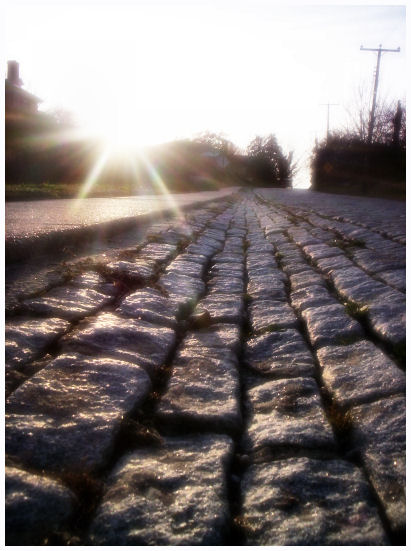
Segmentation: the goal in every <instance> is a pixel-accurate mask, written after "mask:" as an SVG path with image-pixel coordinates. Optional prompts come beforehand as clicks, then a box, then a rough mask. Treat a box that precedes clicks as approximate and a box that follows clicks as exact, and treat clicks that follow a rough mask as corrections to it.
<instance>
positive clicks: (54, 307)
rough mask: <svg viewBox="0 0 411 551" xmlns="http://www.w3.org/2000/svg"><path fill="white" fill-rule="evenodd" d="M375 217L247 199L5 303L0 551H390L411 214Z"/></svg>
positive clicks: (395, 536)
mask: <svg viewBox="0 0 411 551" xmlns="http://www.w3.org/2000/svg"><path fill="white" fill-rule="evenodd" d="M273 198H274V200H273ZM370 201H371V200H370ZM371 202H372V204H373V205H375V208H373V209H370V208H367V209H364V208H360V206H358V205H357V203H356V200H354V199H349V198H345V199H339V200H338V201H337V202H335V200H334V198H333V197H328V196H326V195H324V194H322V200H321V202H318V201H317V202H316V201H315V200H314V199H313V198H312V197H311V195H309V194H306V195H302V194H299V193H294V194H293V193H292V192H290V191H287V190H259V191H258V193H248V192H241V193H240V194H239V195H238V196H236V197H233V198H232V199H229V200H225V201H224V202H220V203H219V204H211V205H209V206H207V207H206V208H201V209H198V210H196V211H195V212H193V213H190V215H188V216H187V217H186V220H185V221H182V220H180V221H175V222H173V221H170V222H166V223H163V224H160V225H158V226H156V227H152V228H151V229H150V230H149V232H148V233H147V238H146V241H145V242H143V243H142V244H138V243H136V244H135V246H134V247H133V246H128V248H127V249H124V250H120V251H118V253H110V254H107V255H106V256H104V255H100V256H99V258H98V261H95V262H93V263H92V265H91V267H90V266H87V265H84V266H83V267H82V268H81V269H79V270H77V269H76V270H74V271H73V276H72V277H68V278H67V277H66V278H55V280H53V281H54V283H52V284H51V281H52V280H51V279H50V278H49V279H48V280H47V286H46V287H44V289H41V288H38V287H39V285H40V284H39V283H38V285H36V289H35V295H34V293H33V295H30V296H29V295H27V296H26V295H24V293H23V294H21V296H20V295H18V296H17V297H8V299H7V300H8V303H9V304H13V309H12V310H10V312H12V314H10V316H9V318H8V319H7V320H6V360H7V362H6V381H11V384H10V385H8V386H6V390H7V391H8V394H9V395H8V398H7V401H6V434H5V436H6V465H7V466H6V502H5V504H6V543H7V544H9V545H44V544H46V545H47V544H53V542H54V543H55V542H58V543H59V544H73V542H76V543H77V542H78V543H79V544H81V545H101V546H103V545H112V546H118V545H237V544H238V545H390V544H398V543H403V542H404V541H405V539H404V534H405V375H404V370H403V360H404V357H403V354H404V341H405V308H404V305H405V302H404V291H405V262H404V259H405V256H404V252H405V247H404V243H405V241H404V231H403V224H404V220H405V218H404V216H403V213H402V210H401V209H400V207H399V206H398V205H397V204H393V205H392V206H391V205H388V206H387V202H384V208H383V207H382V206H381V207H379V202H378V201H376V200H374V202H373V201H371ZM379 209H380V210H379ZM382 220H383V221H384V233H383V234H382V232H381V221H382ZM128 245H130V243H128ZM38 281H40V279H39V280H38ZM14 288H16V289H17V288H19V289H20V291H19V292H20V293H21V290H22V289H23V288H24V286H23V285H20V286H19V284H18V282H16V285H15V287H14ZM76 479H77V480H84V481H86V480H87V481H88V485H86V487H85V488H82V487H80V486H79V484H76V483H74V482H73V481H74V480H76ZM103 482H104V484H103ZM85 511H87V513H86V516H85V517H84V518H82V522H81V523H79V522H78V520H79V516H84V512H85Z"/></svg>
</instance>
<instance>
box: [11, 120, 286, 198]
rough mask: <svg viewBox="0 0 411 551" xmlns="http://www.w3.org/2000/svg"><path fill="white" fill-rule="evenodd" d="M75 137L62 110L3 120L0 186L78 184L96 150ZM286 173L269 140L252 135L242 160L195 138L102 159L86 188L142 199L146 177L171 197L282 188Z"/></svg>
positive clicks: (230, 146)
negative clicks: (235, 188)
mask: <svg viewBox="0 0 411 551" xmlns="http://www.w3.org/2000/svg"><path fill="white" fill-rule="evenodd" d="M79 130H80V129H78V128H76V125H75V123H74V122H73V121H72V119H71V117H70V116H69V114H68V113H65V112H64V111H62V110H60V111H55V112H53V113H43V112H37V113H35V114H30V115H24V116H23V115H22V116H19V117H7V116H6V124H5V138H6V139H5V142H6V143H5V145H6V147H5V161H6V163H5V165H6V166H5V175H6V183H7V184H13V183H19V184H20V183H24V182H26V183H30V184H36V183H37V184H41V183H44V182H48V183H60V182H65V183H80V182H82V181H84V180H86V179H87V178H88V176H89V175H90V173H91V172H92V171H93V168H94V167H95V166H96V163H98V160H99V158H100V157H101V154H102V149H104V147H103V145H102V144H101V143H100V142H99V141H98V140H97V139H90V138H85V137H84V136H82V134H81V132H80V131H79ZM130 161H132V162H130ZM294 172H295V164H293V159H292V153H289V154H287V155H285V154H284V153H283V151H282V149H281V147H280V146H279V144H278V142H277V139H276V137H275V135H274V134H269V135H267V136H256V137H255V138H254V139H253V140H252V141H251V142H250V143H249V145H248V147H247V148H246V151H245V153H244V152H241V151H240V150H239V148H238V147H237V146H236V145H235V144H234V143H233V142H231V141H230V140H228V139H227V138H226V136H225V135H224V134H222V133H213V132H202V133H201V134H199V135H197V136H196V137H194V138H192V139H186V140H177V141H175V142H171V143H168V144H162V145H159V146H152V147H149V148H145V150H144V151H143V152H140V154H138V155H137V154H136V155H135V157H134V158H133V159H132V160H130V159H127V160H126V159H124V158H117V157H115V156H112V157H109V158H107V159H106V161H105V164H104V167H102V169H101V170H100V171H99V174H98V178H97V180H98V181H97V183H96V186H95V188H94V189H95V190H96V189H97V190H98V189H111V190H112V191H113V192H114V193H115V191H116V184H118V187H119V189H120V188H121V190H122V193H124V185H125V183H127V182H129V184H130V186H129V188H130V189H129V191H130V193H135V192H139V191H141V190H143V191H144V192H148V190H149V189H150V186H151V188H152V189H153V191H154V192H155V191H156V189H157V187H156V186H155V185H153V178H154V179H157V181H158V180H159V179H160V180H162V181H163V182H165V183H166V185H167V187H168V188H169V189H170V190H171V191H177V192H178V191H190V190H201V189H210V188H211V187H216V186H217V187H218V186H224V185H233V179H234V180H235V182H236V183H244V184H247V185H255V186H279V187H289V186H291V183H292V177H293V174H294ZM154 183H155V182H154ZM120 184H121V185H120ZM99 186H100V187H99Z"/></svg>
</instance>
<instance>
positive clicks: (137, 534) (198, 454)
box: [90, 436, 232, 545]
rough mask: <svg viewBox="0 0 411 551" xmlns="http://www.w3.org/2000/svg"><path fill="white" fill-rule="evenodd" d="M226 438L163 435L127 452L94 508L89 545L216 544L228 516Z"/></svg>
mask: <svg viewBox="0 0 411 551" xmlns="http://www.w3.org/2000/svg"><path fill="white" fill-rule="evenodd" d="M231 453H232V443H231V441H230V439H229V438H227V437H226V436H203V437H194V438H191V439H188V438H186V439H184V438H175V439H172V438H168V439H166V440H165V443H164V447H162V448H160V449H158V450H153V449H144V448H142V449H141V450H139V451H138V452H135V453H133V454H130V455H129V456H126V457H125V458H124V459H123V461H122V462H121V464H120V465H119V466H118V467H117V468H116V470H115V471H114V473H113V475H112V476H111V479H110V480H109V482H108V490H107V493H106V494H105V496H104V498H103V502H102V504H101V505H100V507H99V508H98V510H97V512H96V518H95V520H94V522H93V524H92V526H91V530H90V540H91V543H92V544H94V545H189V544H191V545H217V544H218V543H219V542H221V541H222V539H223V538H224V531H225V530H226V529H227V522H228V520H229V509H228V503H227V499H226V488H225V479H226V472H227V468H228V462H229V460H230V455H231Z"/></svg>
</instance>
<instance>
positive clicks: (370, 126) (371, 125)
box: [360, 44, 400, 143]
mask: <svg viewBox="0 0 411 551" xmlns="http://www.w3.org/2000/svg"><path fill="white" fill-rule="evenodd" d="M360 50H363V51H367V52H378V56H377V66H376V69H375V80H374V93H373V97H372V107H371V112H370V122H369V124H368V138H367V141H368V143H371V142H372V134H373V131H374V122H375V106H376V103H377V89H378V78H379V74H380V61H381V53H382V52H394V53H398V52H399V51H400V48H399V47H398V48H397V49H396V50H387V49H384V48H382V47H381V44H380V45H379V47H378V48H364V47H363V46H362V45H361V47H360Z"/></svg>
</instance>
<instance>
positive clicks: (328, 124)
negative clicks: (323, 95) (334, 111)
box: [320, 103, 340, 143]
mask: <svg viewBox="0 0 411 551" xmlns="http://www.w3.org/2000/svg"><path fill="white" fill-rule="evenodd" d="M320 105H326V106H327V143H328V140H329V138H330V106H333V105H340V104H339V103H320Z"/></svg>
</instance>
